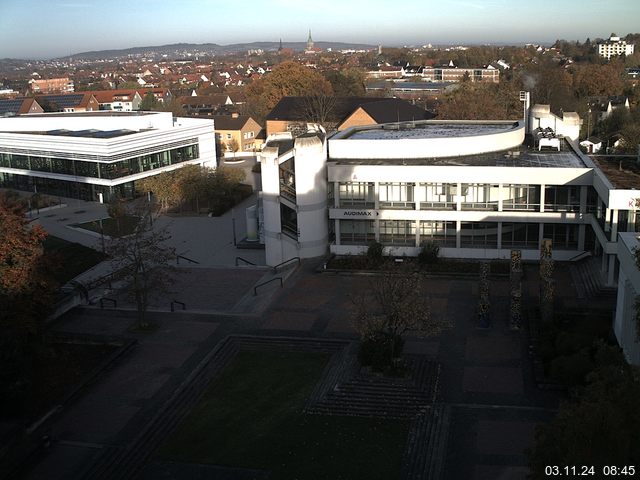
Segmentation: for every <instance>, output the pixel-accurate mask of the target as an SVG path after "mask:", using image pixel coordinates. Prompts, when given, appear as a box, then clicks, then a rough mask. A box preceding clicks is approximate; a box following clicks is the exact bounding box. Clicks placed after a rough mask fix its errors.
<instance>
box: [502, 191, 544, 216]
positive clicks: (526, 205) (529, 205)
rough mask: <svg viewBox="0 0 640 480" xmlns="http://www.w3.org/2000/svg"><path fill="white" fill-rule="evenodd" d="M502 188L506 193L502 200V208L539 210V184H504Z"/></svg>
mask: <svg viewBox="0 0 640 480" xmlns="http://www.w3.org/2000/svg"><path fill="white" fill-rule="evenodd" d="M502 190H503V192H505V194H506V198H505V199H504V200H503V201H502V210H505V211H509V210H519V211H528V212H535V211H538V210H540V185H504V186H503V187H502Z"/></svg>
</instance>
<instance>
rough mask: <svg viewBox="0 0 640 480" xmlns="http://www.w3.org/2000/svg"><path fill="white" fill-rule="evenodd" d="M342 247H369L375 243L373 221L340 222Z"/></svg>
mask: <svg viewBox="0 0 640 480" xmlns="http://www.w3.org/2000/svg"><path fill="white" fill-rule="evenodd" d="M339 222H340V243H341V244H342V245H368V244H369V243H371V242H373V241H375V239H376V234H375V222H374V221H373V220H339Z"/></svg>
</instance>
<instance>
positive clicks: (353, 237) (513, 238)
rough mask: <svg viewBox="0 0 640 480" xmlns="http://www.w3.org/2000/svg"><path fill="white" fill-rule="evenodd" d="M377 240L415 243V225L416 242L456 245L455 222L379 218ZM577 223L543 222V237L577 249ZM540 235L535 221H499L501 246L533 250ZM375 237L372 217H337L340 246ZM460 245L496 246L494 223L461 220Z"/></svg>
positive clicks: (367, 240)
mask: <svg viewBox="0 0 640 480" xmlns="http://www.w3.org/2000/svg"><path fill="white" fill-rule="evenodd" d="M379 224H380V225H379V241H380V243H382V244H383V245H393V246H407V247H414V246H416V228H418V229H419V233H420V242H426V241H431V242H434V243H437V244H438V245H440V246H442V247H451V248H455V247H456V242H457V232H456V222H436V221H420V222H416V221H413V220H380V221H379ZM578 228H579V226H578V225H568V224H544V229H543V236H544V238H550V239H551V240H552V241H553V245H554V246H555V247H556V248H559V249H576V248H578ZM539 235H540V224H538V223H507V222H503V223H502V231H501V234H500V239H501V247H502V248H529V249H537V248H538V240H539ZM375 239H376V235H375V222H374V221H373V220H340V243H341V244H342V245H367V244H368V243H370V242H373V241H374V240H375ZM460 246H461V247H462V248H498V223H497V222H461V225H460Z"/></svg>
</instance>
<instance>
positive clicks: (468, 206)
mask: <svg viewBox="0 0 640 480" xmlns="http://www.w3.org/2000/svg"><path fill="white" fill-rule="evenodd" d="M540 192H541V187H540V185H515V184H511V185H503V186H502V190H500V187H499V186H498V185H497V184H479V183H463V184H461V191H460V193H458V184H457V183H418V184H415V183H404V182H395V183H394V182H391V183H389V182H381V183H380V184H379V185H378V205H379V208H399V209H414V208H415V206H416V203H417V202H419V203H420V209H452V210H455V208H456V203H457V197H458V196H461V197H462V202H461V204H462V209H463V210H494V211H497V210H498V203H499V201H500V199H501V197H502V209H503V210H521V211H539V210H540ZM594 193H595V192H594ZM375 196H376V194H375V186H374V183H373V182H346V183H340V184H339V188H338V205H339V207H341V208H350V207H356V208H374V207H375V203H376V202H375V200H376V198H375ZM593 197H594V196H593V195H590V196H589V199H588V202H589V201H590V202H591V203H588V204H589V205H591V204H593V205H591V207H592V208H595V199H597V195H595V199H594V198H593ZM544 207H545V210H547V211H554V212H578V211H580V187H579V186H574V185H562V186H555V185H549V186H545V202H544Z"/></svg>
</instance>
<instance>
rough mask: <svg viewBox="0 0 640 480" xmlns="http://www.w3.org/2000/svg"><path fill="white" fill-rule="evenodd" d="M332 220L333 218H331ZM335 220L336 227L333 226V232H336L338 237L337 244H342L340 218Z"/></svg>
mask: <svg viewBox="0 0 640 480" xmlns="http://www.w3.org/2000/svg"><path fill="white" fill-rule="evenodd" d="M329 221H332V220H329ZM333 222H334V228H333V232H334V233H335V236H336V239H335V242H336V245H340V220H338V219H337V218H336V219H335V220H333Z"/></svg>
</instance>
